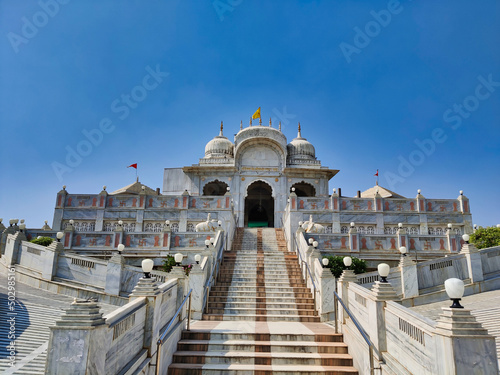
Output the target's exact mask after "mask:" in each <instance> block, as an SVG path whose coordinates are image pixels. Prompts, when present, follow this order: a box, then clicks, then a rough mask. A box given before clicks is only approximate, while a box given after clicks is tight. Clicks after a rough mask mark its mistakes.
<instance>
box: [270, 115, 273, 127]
mask: <svg viewBox="0 0 500 375" xmlns="http://www.w3.org/2000/svg"><path fill="white" fill-rule="evenodd" d="M272 126H273V124H272V122H271V117H269V127H270V128H271V127H272Z"/></svg>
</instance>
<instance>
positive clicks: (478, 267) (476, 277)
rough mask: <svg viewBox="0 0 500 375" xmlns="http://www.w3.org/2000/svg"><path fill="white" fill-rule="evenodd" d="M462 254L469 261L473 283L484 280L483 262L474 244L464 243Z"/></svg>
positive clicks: (470, 276)
mask: <svg viewBox="0 0 500 375" xmlns="http://www.w3.org/2000/svg"><path fill="white" fill-rule="evenodd" d="M460 254H464V255H465V259H466V260H467V270H468V273H469V278H470V281H471V283H476V282H478V281H483V280H484V275H483V264H482V261H481V253H480V252H479V250H478V249H477V248H476V246H474V245H473V244H469V243H464V245H463V246H462V250H461V251H460Z"/></svg>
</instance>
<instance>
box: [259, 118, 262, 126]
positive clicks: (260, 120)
mask: <svg viewBox="0 0 500 375" xmlns="http://www.w3.org/2000/svg"><path fill="white" fill-rule="evenodd" d="M259 125H260V126H262V117H259Z"/></svg>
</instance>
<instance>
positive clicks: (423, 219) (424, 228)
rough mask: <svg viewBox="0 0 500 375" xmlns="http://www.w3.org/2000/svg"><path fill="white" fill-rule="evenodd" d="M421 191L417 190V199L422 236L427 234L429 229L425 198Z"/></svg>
mask: <svg viewBox="0 0 500 375" xmlns="http://www.w3.org/2000/svg"><path fill="white" fill-rule="evenodd" d="M420 192H421V190H420V189H418V190H417V197H416V198H415V200H416V203H417V211H418V212H419V213H420V215H419V217H420V234H427V233H428V232H429V228H428V226H427V215H426V214H425V212H426V210H425V197H424V196H423V195H422V194H420Z"/></svg>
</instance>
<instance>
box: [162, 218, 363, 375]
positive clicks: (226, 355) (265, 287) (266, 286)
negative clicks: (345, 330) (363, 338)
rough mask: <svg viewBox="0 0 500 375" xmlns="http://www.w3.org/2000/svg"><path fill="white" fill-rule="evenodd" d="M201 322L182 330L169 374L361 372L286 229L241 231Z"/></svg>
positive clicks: (226, 257)
mask: <svg viewBox="0 0 500 375" xmlns="http://www.w3.org/2000/svg"><path fill="white" fill-rule="evenodd" d="M233 249H234V250H233V251H231V252H227V253H226V254H225V257H224V262H223V266H222V268H221V272H220V277H219V279H218V282H217V285H216V286H215V287H213V288H212V290H211V292H210V298H209V301H208V312H207V313H206V314H204V315H203V320H201V321H198V322H195V323H194V324H192V325H191V330H190V331H184V332H183V334H182V339H181V340H180V341H179V343H178V347H177V352H176V353H175V354H174V358H173V363H172V364H171V366H170V368H169V374H172V375H177V374H271V373H276V374H357V373H358V372H357V370H356V369H355V368H354V367H353V365H352V357H351V356H350V355H349V354H348V350H347V346H346V345H345V344H344V343H343V342H342V335H341V334H336V333H335V332H334V330H333V329H332V328H331V326H329V325H327V324H324V323H320V319H319V317H318V315H317V312H316V311H315V309H314V300H313V298H312V295H311V292H310V291H309V289H308V288H307V287H306V285H305V283H304V280H303V279H302V275H301V270H300V267H299V264H298V261H297V257H296V255H295V254H294V253H290V252H288V251H287V248H286V242H285V239H284V236H283V232H282V231H281V230H280V229H271V228H269V229H268V228H265V229H254V228H252V229H250V228H245V229H244V228H238V231H237V233H236V236H235V239H234V242H233Z"/></svg>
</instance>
